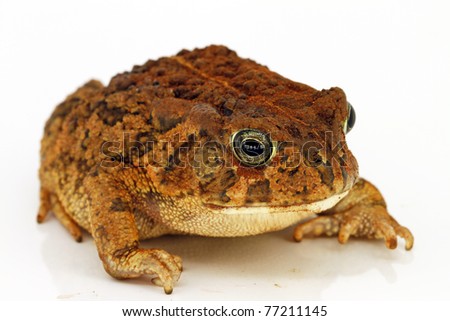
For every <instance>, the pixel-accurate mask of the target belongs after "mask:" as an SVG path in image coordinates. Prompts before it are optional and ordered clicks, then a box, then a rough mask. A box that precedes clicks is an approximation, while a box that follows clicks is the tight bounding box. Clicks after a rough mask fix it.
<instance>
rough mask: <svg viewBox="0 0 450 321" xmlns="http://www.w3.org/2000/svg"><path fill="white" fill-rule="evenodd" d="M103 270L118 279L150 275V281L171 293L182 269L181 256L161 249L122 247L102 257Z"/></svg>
mask: <svg viewBox="0 0 450 321" xmlns="http://www.w3.org/2000/svg"><path fill="white" fill-rule="evenodd" d="M102 260H103V264H104V267H105V270H106V271H107V272H108V273H109V274H110V275H111V276H113V277H115V278H118V279H128V278H136V277H139V276H141V275H148V276H151V277H152V283H153V284H155V285H157V286H160V287H163V288H164V292H165V293H166V294H171V293H172V291H173V287H174V285H175V283H176V282H177V281H178V279H179V278H180V275H181V271H182V262H181V258H180V257H179V256H176V255H172V254H170V253H167V252H166V251H164V250H161V249H139V248H135V249H132V250H130V249H124V252H122V253H121V250H119V251H116V253H114V254H113V255H108V256H106V257H104V258H102Z"/></svg>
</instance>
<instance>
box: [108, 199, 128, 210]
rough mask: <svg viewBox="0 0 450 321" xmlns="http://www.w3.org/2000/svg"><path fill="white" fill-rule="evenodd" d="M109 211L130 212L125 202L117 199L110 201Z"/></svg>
mask: <svg viewBox="0 0 450 321" xmlns="http://www.w3.org/2000/svg"><path fill="white" fill-rule="evenodd" d="M109 210H110V211H112V212H125V211H128V210H130V207H129V206H128V203H127V202H126V201H124V200H122V199H121V198H119V197H118V198H115V199H113V200H112V202H111V206H110V207H109Z"/></svg>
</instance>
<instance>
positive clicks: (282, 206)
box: [203, 190, 349, 210]
mask: <svg viewBox="0 0 450 321" xmlns="http://www.w3.org/2000/svg"><path fill="white" fill-rule="evenodd" d="M348 192H349V191H348V190H347V191H344V192H342V193H339V194H334V195H331V196H330V197H327V198H324V199H321V200H317V201H313V202H309V203H293V204H276V205H271V204H270V203H269V202H268V203H255V204H246V205H232V206H226V205H218V204H211V203H203V205H204V206H205V207H209V208H211V209H215V210H238V209H241V210H242V209H247V210H252V209H262V208H273V209H275V208H276V209H279V210H282V209H290V208H299V209H301V208H309V207H313V206H319V207H320V205H323V206H326V205H327V203H334V204H336V203H338V202H339V201H340V200H341V199H343V198H344V197H345V196H346V195H347V194H348ZM334 204H333V205H334ZM330 207H332V206H330Z"/></svg>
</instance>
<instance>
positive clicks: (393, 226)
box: [294, 179, 414, 250]
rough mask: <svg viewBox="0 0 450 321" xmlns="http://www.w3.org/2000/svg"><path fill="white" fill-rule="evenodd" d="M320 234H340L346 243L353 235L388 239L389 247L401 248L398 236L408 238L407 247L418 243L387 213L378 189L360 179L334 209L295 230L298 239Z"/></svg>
mask: <svg viewBox="0 0 450 321" xmlns="http://www.w3.org/2000/svg"><path fill="white" fill-rule="evenodd" d="M320 235H327V236H334V235H337V236H338V241H339V242H340V243H342V244H344V243H346V242H347V241H348V239H349V237H350V236H355V237H365V238H369V239H384V240H385V244H386V247H387V248H389V249H395V248H396V247H397V236H400V237H402V238H404V239H405V248H406V250H410V249H411V248H412V247H413V244H414V237H413V235H412V234H411V232H410V231H409V230H408V229H407V228H406V227H403V226H401V225H400V224H399V223H397V221H396V220H395V219H394V218H393V217H392V216H391V215H389V213H388V212H387V209H386V203H385V201H384V199H383V196H381V193H380V192H379V191H378V189H377V188H376V187H375V186H373V185H372V184H371V183H369V182H368V181H366V180H364V179H359V181H358V182H357V183H356V184H355V186H354V187H353V188H352V190H350V192H349V194H348V195H347V196H346V197H345V198H344V199H342V201H340V202H339V203H338V204H337V205H335V206H334V207H333V208H331V209H330V210H328V211H326V212H324V213H321V214H319V217H317V218H314V219H312V220H310V221H307V222H305V223H302V224H300V225H298V226H297V227H296V229H295V231H294V239H295V240H296V241H301V240H302V239H303V237H310V236H320Z"/></svg>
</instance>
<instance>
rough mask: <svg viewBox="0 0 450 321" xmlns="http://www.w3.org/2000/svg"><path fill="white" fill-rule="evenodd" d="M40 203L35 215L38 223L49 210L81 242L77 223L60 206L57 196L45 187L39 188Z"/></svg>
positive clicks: (80, 233)
mask: <svg viewBox="0 0 450 321" xmlns="http://www.w3.org/2000/svg"><path fill="white" fill-rule="evenodd" d="M40 198H41V205H40V207H39V212H38V215H37V221H38V223H42V222H43V221H44V220H45V218H46V217H47V215H48V213H49V212H53V213H54V214H55V216H56V218H57V219H58V221H60V222H61V224H62V225H63V226H64V227H65V228H66V229H67V231H68V232H69V233H70V235H72V237H73V238H74V240H75V241H77V242H81V241H82V239H83V237H82V232H81V229H80V227H79V226H78V224H77V223H76V222H75V221H74V220H73V219H72V218H71V217H70V216H69V214H67V212H66V211H65V210H64V207H63V206H62V204H61V202H60V201H59V200H58V197H57V196H56V195H55V194H53V193H50V192H49V191H48V190H46V189H45V188H41V193H40Z"/></svg>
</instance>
